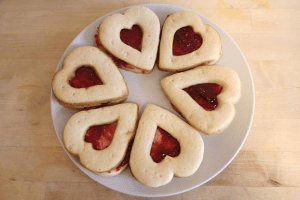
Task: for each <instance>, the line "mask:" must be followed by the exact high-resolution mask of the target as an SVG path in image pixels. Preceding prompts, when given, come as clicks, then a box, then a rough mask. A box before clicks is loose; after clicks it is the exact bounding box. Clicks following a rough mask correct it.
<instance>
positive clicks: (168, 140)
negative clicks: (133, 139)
mask: <svg viewBox="0 0 300 200" xmlns="http://www.w3.org/2000/svg"><path fill="white" fill-rule="evenodd" d="M179 154H180V144H179V142H178V141H177V140H176V139H175V138H174V137H172V136H171V135H170V134H169V133H168V132H167V131H165V130H163V129H162V128H160V127H159V126H158V127H157V129H156V133H155V136H154V140H153V143H152V147H151V151H150V156H151V157H152V160H153V161H154V162H156V163H159V162H161V161H162V160H163V159H164V158H165V157H166V156H171V157H176V156H178V155H179Z"/></svg>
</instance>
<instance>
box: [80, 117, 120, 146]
mask: <svg viewBox="0 0 300 200" xmlns="http://www.w3.org/2000/svg"><path fill="white" fill-rule="evenodd" d="M116 127H117V122H113V123H111V124H103V125H97V126H91V127H90V128H89V129H88V130H87V132H86V134H85V138H84V141H85V142H90V143H92V145H93V148H94V149H95V150H103V149H106V148H107V147H108V146H109V145H110V143H111V141H112V138H113V135H114V132H115V130H116Z"/></svg>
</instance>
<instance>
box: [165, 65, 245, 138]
mask: <svg viewBox="0 0 300 200" xmlns="http://www.w3.org/2000/svg"><path fill="white" fill-rule="evenodd" d="M203 86H205V87H203ZM161 87H162V89H163V91H164V93H165V94H166V96H167V97H168V99H169V101H170V103H171V104H172V105H173V106H174V107H175V110H176V111H177V110H178V112H179V113H180V114H181V115H182V116H183V117H184V118H185V119H186V120H187V121H188V123H189V124H190V125H192V126H193V127H194V128H195V129H197V130H198V131H201V132H202V133H204V134H207V135H213V134H218V133H221V132H223V131H224V130H225V129H226V128H227V127H228V126H229V125H230V123H231V122H232V120H233V118H234V116H235V108H234V104H235V103H237V102H238V101H239V98H240V96H241V81H240V79H239V76H238V74H237V73H236V72H235V71H234V70H233V69H231V68H229V67H225V66H200V67H196V68H195V69H191V70H188V71H185V72H181V73H177V74H173V75H171V76H168V77H166V78H164V79H163V80H162V81H161ZM207 89H208V90H210V91H208V92H205V91H204V92H203V91H201V90H207ZM193 90H194V91H193ZM219 92H220V93H219ZM189 93H195V95H190V94H189ZM205 93H206V94H207V93H209V95H208V97H205ZM216 95H218V96H217V98H216V97H215V96H216ZM203 97H204V98H203ZM201 99H206V100H209V101H212V105H207V102H205V101H206V100H205V101H203V100H201ZM201 101H203V103H204V104H205V105H206V106H207V107H208V108H207V109H205V106H204V108H203V107H202V106H200V105H201V103H202V102H201ZM199 102H200V105H199V104H198V103H199ZM216 102H217V105H215V104H216ZM210 109H214V110H210Z"/></svg>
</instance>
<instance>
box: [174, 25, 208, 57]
mask: <svg viewBox="0 0 300 200" xmlns="http://www.w3.org/2000/svg"><path fill="white" fill-rule="evenodd" d="M201 45H202V37H201V35H200V34H197V33H195V32H194V30H193V28H192V27H190V26H185V27H182V28H180V29H178V30H177V31H176V32H175V34H174V40H173V55H174V56H181V55H185V54H188V53H191V52H193V51H195V50H197V49H199V48H200V47H201Z"/></svg>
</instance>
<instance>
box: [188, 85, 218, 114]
mask: <svg viewBox="0 0 300 200" xmlns="http://www.w3.org/2000/svg"><path fill="white" fill-rule="evenodd" d="M183 90H184V91H186V92H187V93H188V94H189V95H190V96H191V97H192V98H193V99H194V100H195V101H196V102H197V103H198V104H199V105H200V106H202V107H203V108H204V109H205V110H207V111H208V110H214V109H215V108H216V107H217V106H218V99H217V96H218V95H219V94H220V93H221V91H222V86H220V85H218V84H216V83H201V84H197V85H192V86H189V87H187V88H184V89H183Z"/></svg>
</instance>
